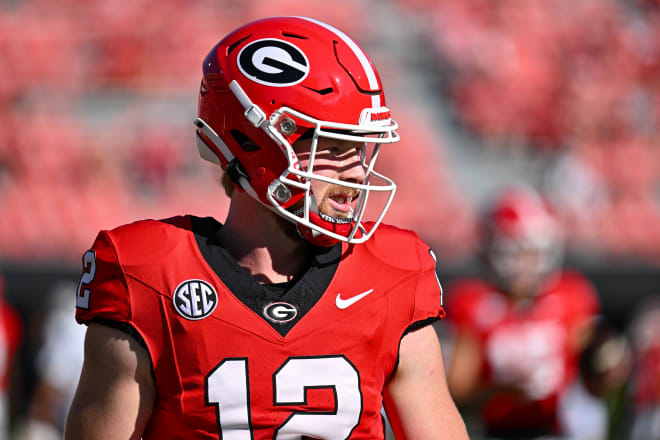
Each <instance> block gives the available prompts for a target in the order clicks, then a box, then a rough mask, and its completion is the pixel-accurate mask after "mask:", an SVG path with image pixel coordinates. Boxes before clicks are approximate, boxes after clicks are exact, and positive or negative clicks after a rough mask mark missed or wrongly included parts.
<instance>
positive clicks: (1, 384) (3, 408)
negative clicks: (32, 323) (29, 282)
mask: <svg viewBox="0 0 660 440" xmlns="http://www.w3.org/2000/svg"><path fill="white" fill-rule="evenodd" d="M4 288H5V285H4V278H3V277H2V275H1V274H0V438H8V437H9V432H10V429H11V426H10V425H11V424H10V413H11V411H12V408H11V402H10V400H11V399H10V394H11V391H12V390H11V382H10V381H11V380H12V379H13V373H14V372H15V371H14V362H15V360H16V354H17V351H18V348H19V346H20V344H21V341H22V339H23V323H22V321H21V317H20V315H19V314H18V312H17V311H16V310H15V309H14V308H13V307H12V306H11V305H10V304H9V303H8V302H7V301H6V300H5V296H4Z"/></svg>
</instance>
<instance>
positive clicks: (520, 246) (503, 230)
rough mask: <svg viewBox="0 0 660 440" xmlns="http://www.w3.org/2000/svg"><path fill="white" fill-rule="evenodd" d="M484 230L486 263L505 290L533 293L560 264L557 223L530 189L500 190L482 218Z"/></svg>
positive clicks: (559, 234) (559, 233)
mask: <svg viewBox="0 0 660 440" xmlns="http://www.w3.org/2000/svg"><path fill="white" fill-rule="evenodd" d="M483 228H484V231H483V232H484V256H485V259H486V263H487V265H488V267H489V269H490V270H491V272H492V275H493V276H494V277H495V281H496V282H498V283H499V284H500V285H502V286H503V287H504V288H507V289H516V288H517V287H516V286H518V287H520V289H521V290H523V291H524V290H533V288H534V286H535V285H536V284H537V283H538V282H539V281H541V280H542V279H543V278H544V277H545V276H546V275H548V274H550V273H551V272H553V271H554V270H555V269H557V268H558V267H559V265H560V264H561V261H562V257H563V248H564V246H563V234H562V231H561V227H560V225H559V222H558V221H557V219H556V217H555V216H554V214H553V213H552V212H551V210H550V209H549V208H548V206H547V204H546V203H545V201H544V200H543V199H542V197H541V196H540V195H539V194H538V193H537V192H536V191H534V190H533V189H531V188H529V187H522V186H520V187H515V188H509V189H507V190H505V191H503V192H502V193H501V194H500V196H499V197H498V198H497V200H496V201H495V203H494V204H493V205H492V207H491V209H490V210H489V211H488V213H487V215H486V216H485V221H484V225H483Z"/></svg>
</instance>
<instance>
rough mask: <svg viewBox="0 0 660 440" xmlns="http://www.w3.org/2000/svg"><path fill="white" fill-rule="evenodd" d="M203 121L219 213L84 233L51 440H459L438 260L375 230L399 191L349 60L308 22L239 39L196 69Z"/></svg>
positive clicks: (371, 96)
mask: <svg viewBox="0 0 660 440" xmlns="http://www.w3.org/2000/svg"><path fill="white" fill-rule="evenodd" d="M198 116H199V117H198V118H197V119H196V121H195V126H196V138H197V143H198V147H199V151H200V154H201V156H202V157H203V158H205V159H207V160H209V161H211V162H214V163H217V164H218V165H219V166H221V167H222V168H223V169H224V177H223V185H224V187H225V190H226V192H227V193H228V194H229V195H230V197H231V203H230V209H229V214H228V216H227V218H226V220H225V221H224V223H223V224H221V223H219V222H218V221H216V220H215V219H213V218H199V217H193V216H181V217H176V218H170V219H166V220H160V221H154V220H149V221H139V222H136V223H133V224H129V225H124V226H121V227H119V228H117V229H114V230H112V231H101V232H100V233H99V235H98V237H97V238H96V241H95V243H94V245H93V246H92V248H91V249H90V250H88V251H87V252H86V253H85V254H84V256H83V274H82V277H81V281H80V285H79V286H78V292H77V313H76V318H77V320H78V322H80V323H85V324H87V325H88V329H87V337H86V342H85V361H84V366H83V371H82V374H81V378H80V383H79V386H78V390H77V393H76V396H75V398H74V402H73V405H72V408H71V410H70V412H69V418H68V421H67V426H66V434H65V436H66V438H67V439H78V438H103V439H109V438H113V439H139V438H141V437H142V438H144V439H162V438H168V439H175V438H176V439H179V438H180V439H184V438H185V439H188V438H206V439H223V440H228V439H231V440H241V439H245V440H250V439H304V438H316V439H348V438H351V439H382V438H383V436H384V426H383V420H382V416H381V407H383V406H384V407H385V409H386V411H387V416H388V419H389V420H390V422H391V423H392V425H393V429H394V432H395V434H396V435H397V438H401V439H404V438H411V439H430V438H438V437H440V436H441V437H442V438H447V439H465V438H467V434H466V430H465V425H464V423H463V421H462V419H461V417H460V415H459V413H458V411H457V409H456V406H455V405H454V403H453V400H452V399H451V396H450V394H449V391H448V388H447V384H446V379H445V372H444V367H443V359H442V355H441V349H440V345H439V342H438V340H437V338H436V336H435V333H434V330H433V328H432V326H430V324H431V323H432V322H434V321H435V320H437V319H439V318H441V317H443V316H444V311H443V309H442V307H441V289H440V287H439V285H438V282H437V279H436V275H435V261H434V257H433V254H432V252H431V251H430V249H429V247H428V246H427V245H426V244H425V243H423V242H422V241H421V240H420V239H419V238H418V237H417V235H416V234H415V233H413V232H410V231H406V230H401V229H398V228H395V227H392V226H388V225H385V224H381V221H382V219H383V216H384V214H385V211H386V210H387V208H388V206H389V205H390V202H391V201H392V197H393V195H394V191H395V188H396V186H395V184H394V182H393V181H392V180H391V179H389V178H388V177H386V176H384V175H382V174H379V173H378V172H377V171H376V169H375V167H374V165H375V162H376V159H377V157H378V154H379V151H380V147H381V145H383V148H384V149H386V150H387V149H389V144H391V143H394V142H396V141H398V140H399V136H398V134H397V132H396V129H397V123H396V122H395V121H394V119H392V116H391V113H390V110H389V109H388V108H387V107H386V104H385V98H384V93H383V86H382V83H381V80H380V78H379V76H378V74H377V72H376V70H375V68H374V66H373V64H372V62H371V61H370V59H369V58H368V57H367V55H366V54H365V52H364V51H363V50H362V49H361V48H360V46H359V45H358V44H357V43H355V41H353V40H352V39H351V38H350V37H348V36H347V35H346V34H344V33H343V32H341V31H340V30H338V29H336V28H334V27H332V26H329V25H327V24H325V23H322V22H319V21H316V20H313V19H308V18H303V17H273V18H267V19H262V20H258V21H255V22H252V23H249V24H247V25H245V26H243V27H241V28H239V29H237V30H235V31H233V32H231V33H230V34H229V35H228V36H227V37H225V38H224V39H223V40H222V41H220V42H219V43H218V44H217V45H216V46H215V47H214V48H213V49H212V50H211V51H210V53H209V54H208V56H207V57H206V59H205V60H204V62H203V77H202V82H201V86H200V91H199V112H198ZM388 153H389V152H385V154H388ZM379 194H380V195H381V197H378V195H379ZM373 201H377V202H380V204H379V206H377V207H376V208H373V207H372V205H373V203H372V202H373ZM210 203H212V201H210ZM367 205H369V210H370V212H373V213H375V215H374V218H375V220H374V221H367V219H366V217H365V212H366V209H367V208H366V207H367ZM374 209H375V210H374Z"/></svg>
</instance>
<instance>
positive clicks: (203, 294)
mask: <svg viewBox="0 0 660 440" xmlns="http://www.w3.org/2000/svg"><path fill="white" fill-rule="evenodd" d="M172 302H173V303H174V308H175V309H176V311H177V312H178V313H179V315H181V316H183V317H184V318H186V319H190V320H192V321H197V320H199V319H202V318H206V317H207V316H209V315H210V314H211V313H213V311H214V310H215V307H216V306H217V305H218V294H217V292H216V291H215V289H214V288H213V286H211V285H210V284H209V283H207V282H206V281H203V280H186V281H184V282H182V283H181V284H179V285H178V286H177V288H176V290H175V291H174V295H172Z"/></svg>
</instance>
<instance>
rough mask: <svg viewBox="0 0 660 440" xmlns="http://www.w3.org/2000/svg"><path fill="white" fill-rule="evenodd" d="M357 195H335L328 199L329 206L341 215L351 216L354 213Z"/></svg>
mask: <svg viewBox="0 0 660 440" xmlns="http://www.w3.org/2000/svg"><path fill="white" fill-rule="evenodd" d="M355 196H356V194H355V193H350V194H346V193H344V194H333V195H331V196H330V197H328V205H330V207H331V208H332V209H334V210H335V211H337V212H338V213H341V214H346V215H350V214H351V213H352V212H353V202H354V200H355Z"/></svg>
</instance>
